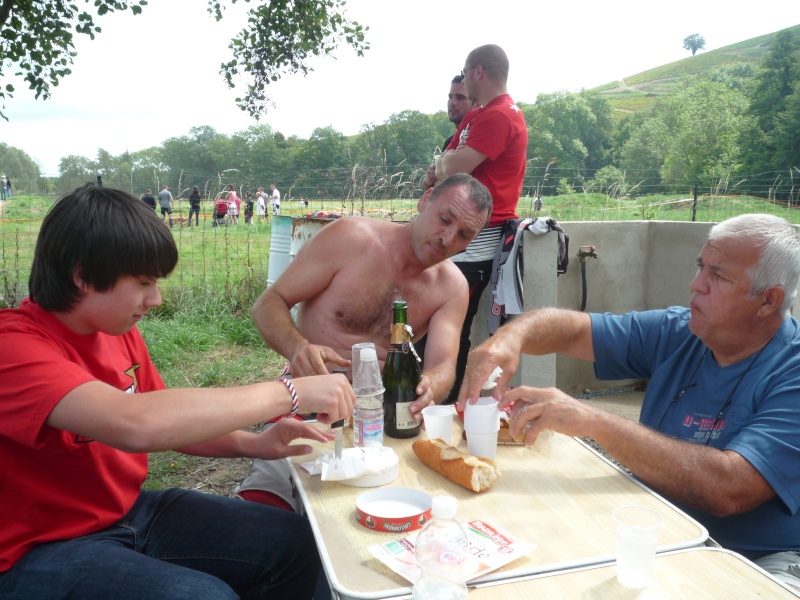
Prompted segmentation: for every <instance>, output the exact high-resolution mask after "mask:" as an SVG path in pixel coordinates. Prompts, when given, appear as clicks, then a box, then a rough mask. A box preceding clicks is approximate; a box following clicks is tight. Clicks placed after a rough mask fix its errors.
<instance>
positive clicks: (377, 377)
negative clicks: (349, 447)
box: [353, 348, 383, 447]
mask: <svg viewBox="0 0 800 600" xmlns="http://www.w3.org/2000/svg"><path fill="white" fill-rule="evenodd" d="M360 356H361V363H360V364H359V366H358V372H357V373H356V375H355V377H354V378H353V392H354V393H355V395H356V404H355V406H354V407H353V444H354V445H356V446H359V447H364V446H382V445H383V381H382V380H381V370H380V368H379V367H378V355H377V354H376V353H375V349H374V348H364V349H362V350H361V354H360Z"/></svg>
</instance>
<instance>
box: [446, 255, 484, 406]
mask: <svg viewBox="0 0 800 600" xmlns="http://www.w3.org/2000/svg"><path fill="white" fill-rule="evenodd" d="M493 262H494V261H493V260H485V261H482V262H472V263H471V262H457V263H455V265H456V266H457V267H458V268H459V270H460V271H461V273H462V274H463V275H464V277H465V278H466V280H467V285H468V286H469V305H468V306H467V315H466V317H464V324H463V325H462V326H461V339H460V341H459V345H458V358H457V359H456V380H455V382H454V383H453V389H451V390H450V394H449V395H448V396H447V398H446V399H445V400H444V402H443V403H444V404H453V403H454V402H455V401H456V400H458V392H459V391H460V390H461V383H462V381H463V380H464V373H466V371H467V357H468V356H469V350H470V341H469V333H470V330H471V329H472V320H473V319H474V318H475V315H476V314H477V312H478V304H480V301H481V296H482V295H483V292H484V290H485V289H486V286H487V285H489V282H490V281H491V280H492V263H493Z"/></svg>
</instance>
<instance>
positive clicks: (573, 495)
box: [293, 419, 708, 598]
mask: <svg viewBox="0 0 800 600" xmlns="http://www.w3.org/2000/svg"><path fill="white" fill-rule="evenodd" d="M455 421H456V423H454V432H453V440H452V441H458V448H459V449H460V450H462V451H464V452H466V442H463V441H461V440H460V435H461V428H460V421H458V419H455ZM420 435H421V436H424V435H425V434H424V432H423V433H421V434H420ZM413 441H414V440H413V439H411V440H396V439H392V438H386V439H385V440H384V442H385V445H387V446H389V447H391V448H392V449H393V450H394V451H395V452H396V453H397V455H398V457H399V459H400V475H399V477H398V479H397V480H395V481H394V482H393V483H390V484H388V486H386V487H406V488H412V489H417V490H424V491H425V492H427V493H428V494H430V495H431V496H436V495H441V494H448V495H452V496H455V497H456V498H457V499H458V515H457V518H458V519H459V520H460V521H462V522H466V521H472V520H476V519H483V520H486V521H489V522H491V523H492V524H493V525H496V526H499V527H501V528H504V529H506V530H507V531H509V532H510V533H511V534H513V535H515V536H516V537H518V538H520V539H523V540H525V541H528V542H533V543H535V544H537V545H538V547H537V548H536V549H535V550H533V551H532V552H531V553H530V554H528V555H526V556H524V557H521V558H519V559H518V560H516V561H514V562H512V563H510V564H508V565H506V566H505V567H503V568H502V569H500V570H498V571H495V572H494V573H491V574H489V575H486V576H484V578H483V579H482V580H481V581H494V580H502V579H508V578H511V577H515V576H520V575H531V574H536V573H545V572H553V571H557V570H562V569H567V568H572V567H580V566H587V565H596V564H599V563H602V562H608V561H611V560H613V559H614V544H615V539H614V523H613V519H612V516H611V513H612V512H613V510H614V509H616V508H617V507H619V506H623V505H627V504H635V505H639V506H644V507H648V508H652V509H654V510H656V511H658V512H659V513H660V514H661V515H662V517H663V519H664V525H663V527H662V530H661V534H660V538H659V548H658V551H659V552H663V551H668V550H676V549H681V548H689V547H693V546H698V545H700V544H702V543H703V542H704V541H705V540H706V539H707V537H708V532H707V531H706V530H705V528H703V527H702V526H701V525H699V524H698V523H697V522H696V521H694V520H692V519H690V518H689V517H688V516H687V515H685V514H684V513H683V512H681V511H679V510H678V509H677V508H676V507H674V506H672V505H671V504H670V503H668V502H667V501H665V500H664V499H662V498H660V497H659V496H657V495H656V494H654V493H653V492H651V491H650V490H648V489H647V488H645V487H644V486H642V485H641V484H639V483H638V482H636V481H634V480H633V479H631V478H629V477H628V476H627V475H625V474H624V473H623V472H622V471H620V470H619V469H618V468H617V467H616V466H614V465H613V464H612V463H610V462H609V461H607V460H605V459H604V458H602V457H601V456H600V455H599V454H597V453H596V452H595V451H594V450H592V449H591V448H590V447H588V446H587V445H585V444H583V443H582V442H581V441H580V440H577V439H575V438H570V437H566V436H563V435H560V434H552V435H551V436H550V438H549V439H547V440H544V441H541V442H537V446H536V447H534V448H527V447H519V446H498V449H497V463H498V465H499V467H500V468H501V470H502V472H503V474H502V476H501V477H500V479H499V480H498V481H497V483H496V484H495V485H494V487H492V488H491V489H489V490H487V491H485V492H482V493H479V494H478V493H474V492H471V491H469V490H466V489H464V488H462V487H460V486H458V485H456V484H454V483H452V482H450V481H448V480H447V479H445V478H444V477H442V476H441V475H439V474H438V473H436V472H435V471H433V470H432V469H430V468H428V467H427V466H425V465H424V464H422V463H421V462H420V461H419V459H417V457H416V455H414V453H413V450H412V449H411V444H412V442H413ZM344 445H345V447H350V446H352V430H351V429H350V428H345V442H344ZM332 451H333V442H330V443H328V444H316V445H315V453H314V454H312V455H306V456H302V457H295V458H294V459H293V461H294V463H293V471H294V472H295V479H296V481H297V485H298V490H299V492H300V494H301V497H302V499H303V503H304V506H305V508H306V511H307V513H308V516H309V520H310V521H311V525H312V528H313V529H314V534H315V536H316V539H317V545H318V547H319V549H320V555H321V556H322V560H323V564H324V566H325V571H326V574H327V575H328V579H329V581H330V583H331V586H332V588H333V589H334V591H335V592H336V593H337V594H339V595H340V597H343V598H382V597H387V596H398V595H403V594H407V593H408V592H409V587H410V584H409V582H408V581H406V580H405V579H404V578H402V577H400V576H399V575H397V574H395V573H394V572H392V571H391V570H390V569H388V568H387V567H386V566H384V565H383V564H382V563H380V561H378V560H377V559H375V558H373V557H372V555H371V554H370V553H369V551H368V550H367V548H368V547H369V546H371V545H373V544H379V543H384V542H387V541H390V540H393V539H398V538H400V537H403V536H402V535H398V534H394V533H381V532H376V531H372V530H369V529H367V528H365V527H364V526H362V525H360V524H359V523H358V522H357V521H356V520H355V506H356V498H357V497H358V496H359V494H361V493H363V492H364V491H366V490H365V489H363V488H357V487H351V486H347V485H343V484H341V483H336V482H323V481H321V478H320V476H319V475H316V476H311V475H309V474H308V472H307V471H306V470H305V469H303V468H302V467H301V466H300V464H301V463H304V462H309V461H313V460H314V459H315V458H316V456H317V455H318V454H319V453H322V452H332Z"/></svg>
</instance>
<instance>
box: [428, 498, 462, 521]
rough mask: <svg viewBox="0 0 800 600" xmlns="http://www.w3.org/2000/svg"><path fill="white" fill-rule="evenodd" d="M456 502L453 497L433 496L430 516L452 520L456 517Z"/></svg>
mask: <svg viewBox="0 0 800 600" xmlns="http://www.w3.org/2000/svg"><path fill="white" fill-rule="evenodd" d="M457 508H458V500H456V499H455V498H454V497H453V496H434V497H433V503H432V505H431V514H432V515H433V516H434V517H441V518H444V519H452V518H453V517H455V516H456V509H457Z"/></svg>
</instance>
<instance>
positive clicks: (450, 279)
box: [436, 260, 469, 292]
mask: <svg viewBox="0 0 800 600" xmlns="http://www.w3.org/2000/svg"><path fill="white" fill-rule="evenodd" d="M436 266H437V267H439V269H438V273H437V278H438V279H439V285H442V286H443V287H445V288H446V289H447V290H450V291H452V292H459V291H462V290H469V286H468V285H467V280H466V279H465V278H464V275H463V274H462V273H461V269H459V268H458V267H457V266H456V264H455V263H454V262H453V261H451V260H445V261H443V262H441V263H439V264H438V265H436Z"/></svg>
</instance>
